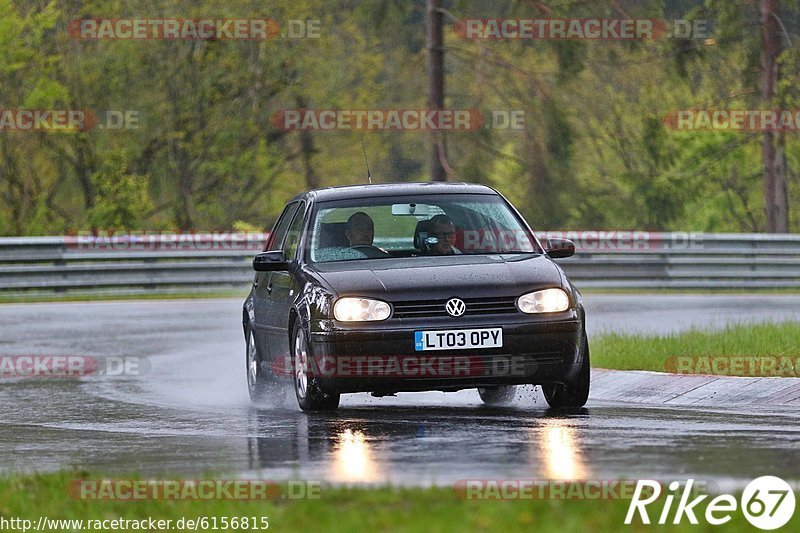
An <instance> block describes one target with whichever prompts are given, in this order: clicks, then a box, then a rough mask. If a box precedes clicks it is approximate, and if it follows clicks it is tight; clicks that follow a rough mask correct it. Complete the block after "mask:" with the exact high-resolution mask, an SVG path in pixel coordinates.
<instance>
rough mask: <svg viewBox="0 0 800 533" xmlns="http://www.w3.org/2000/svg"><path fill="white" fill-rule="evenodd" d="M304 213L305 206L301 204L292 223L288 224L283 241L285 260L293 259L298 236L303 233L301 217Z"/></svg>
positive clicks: (302, 217) (298, 239)
mask: <svg viewBox="0 0 800 533" xmlns="http://www.w3.org/2000/svg"><path fill="white" fill-rule="evenodd" d="M305 214H306V206H305V204H302V205H301V206H300V209H298V210H297V214H296V215H295V217H294V220H293V221H292V225H291V226H289V232H288V233H287V235H286V241H285V242H284V243H283V252H284V254H285V255H286V260H287V261H291V260H293V259H294V256H295V253H297V246H298V244H300V237H301V234H302V233H303V219H304V218H305Z"/></svg>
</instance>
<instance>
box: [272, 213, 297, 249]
mask: <svg viewBox="0 0 800 533" xmlns="http://www.w3.org/2000/svg"><path fill="white" fill-rule="evenodd" d="M299 206H300V204H299V203H297V202H295V203H293V204H289V205H287V206H286V209H284V210H283V214H281V217H280V218H279V219H278V222H277V223H276V224H275V227H274V228H272V233H271V234H270V236H269V240H268V241H267V244H266V246H264V251H265V252H268V251H270V250H279V249H280V247H281V244H283V239H284V237H286V232H287V230H288V229H289V223H291V221H292V217H293V216H294V214H295V213H296V212H297V208H298V207H299Z"/></svg>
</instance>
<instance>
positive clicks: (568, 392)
mask: <svg viewBox="0 0 800 533" xmlns="http://www.w3.org/2000/svg"><path fill="white" fill-rule="evenodd" d="M581 351H582V352H583V363H582V364H581V370H580V372H578V375H577V377H576V378H575V379H574V380H573V381H572V382H571V383H569V384H566V385H561V384H559V383H549V384H546V385H542V392H543V393H544V399H545V400H547V403H548V404H549V405H550V407H553V408H557V409H560V408H578V407H583V406H584V405H586V401H587V400H588V399H589V382H590V380H591V375H590V365H589V340H588V339H587V338H586V332H584V333H583V342H582V343H581Z"/></svg>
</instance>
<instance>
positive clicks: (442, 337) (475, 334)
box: [414, 328, 503, 352]
mask: <svg viewBox="0 0 800 533" xmlns="http://www.w3.org/2000/svg"><path fill="white" fill-rule="evenodd" d="M502 346H503V328H484V329H456V330H443V331H415V332H414V349H415V350H416V351H418V352H422V351H425V350H466V349H469V348H501V347H502Z"/></svg>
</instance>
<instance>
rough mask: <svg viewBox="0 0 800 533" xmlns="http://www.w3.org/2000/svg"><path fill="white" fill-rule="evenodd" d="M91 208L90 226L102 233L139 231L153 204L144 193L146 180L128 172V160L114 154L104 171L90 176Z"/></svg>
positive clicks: (121, 154)
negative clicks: (104, 231) (92, 200)
mask: <svg viewBox="0 0 800 533" xmlns="http://www.w3.org/2000/svg"><path fill="white" fill-rule="evenodd" d="M92 184H93V185H94V190H95V193H96V194H95V201H94V206H93V207H92V208H91V209H89V223H90V224H91V225H92V227H93V228H100V229H104V230H110V229H114V230H132V229H138V228H139V227H141V225H142V221H143V219H144V217H145V214H146V213H147V211H149V210H150V209H152V204H151V202H150V199H149V197H148V194H147V177H146V176H137V175H135V174H131V173H129V172H128V161H127V157H126V156H125V154H123V153H113V154H111V155H110V157H109V159H108V161H106V162H105V164H104V165H103V169H102V170H101V171H100V172H97V173H96V174H95V175H94V176H92Z"/></svg>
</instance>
